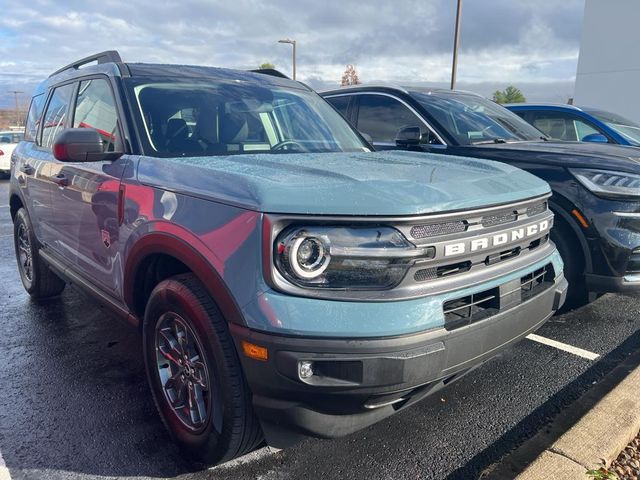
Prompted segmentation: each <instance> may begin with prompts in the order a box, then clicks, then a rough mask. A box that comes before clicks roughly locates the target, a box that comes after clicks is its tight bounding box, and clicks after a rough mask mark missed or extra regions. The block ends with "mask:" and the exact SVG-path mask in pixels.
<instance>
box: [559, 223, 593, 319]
mask: <svg viewBox="0 0 640 480" xmlns="http://www.w3.org/2000/svg"><path fill="white" fill-rule="evenodd" d="M557 219H558V216H556V224H555V225H554V226H553V229H552V230H551V240H552V241H553V243H555V244H556V247H557V248H558V252H559V253H560V256H561V257H562V260H563V261H564V276H565V278H566V279H567V281H568V282H569V289H568V290H567V299H566V300H565V302H564V305H563V306H562V308H560V310H559V312H560V313H563V312H568V311H569V310H573V309H576V308H580V307H582V306H584V305H587V304H588V303H590V302H591V301H593V300H594V299H595V295H592V294H590V292H589V291H588V290H587V285H586V282H585V276H584V273H585V261H584V255H583V254H582V247H581V246H580V244H579V243H578V240H577V239H576V237H575V235H574V233H573V232H572V231H571V228H570V227H569V226H568V225H566V224H565V223H564V222H562V221H558V220H557Z"/></svg>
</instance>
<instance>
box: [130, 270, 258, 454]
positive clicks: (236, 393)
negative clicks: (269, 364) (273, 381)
mask: <svg viewBox="0 0 640 480" xmlns="http://www.w3.org/2000/svg"><path fill="white" fill-rule="evenodd" d="M142 334H143V342H144V360H145V367H146V371H147V378H148V380H149V385H150V387H151V391H152V394H153V399H154V401H155V404H156V407H157V408H158V411H159V413H160V417H161V418H162V421H163V422H164V424H165V426H166V427H167V429H168V430H169V432H170V433H171V435H172V437H173V438H174V440H175V441H176V442H177V443H178V444H179V445H180V447H181V448H182V449H183V451H184V452H185V453H186V454H187V456H188V457H190V459H191V460H194V461H196V462H202V463H204V464H214V463H219V462H222V461H226V460H230V459H232V458H235V457H238V456H240V455H244V454H245V453H248V452H250V451H251V450H253V449H255V448H256V447H257V446H258V445H259V444H260V443H261V441H262V437H263V436H262V430H261V428H260V424H259V423H258V420H257V418H256V416H255V414H254V413H253V408H252V403H251V393H250V391H249V388H248V386H247V384H246V380H245V378H244V374H243V372H242V367H241V365H240V360H239V358H238V355H237V353H236V350H235V347H234V345H233V341H232V339H231V336H230V334H229V329H228V326H227V322H226V320H225V319H224V318H223V317H222V314H221V313H220V311H219V310H218V307H217V306H216V304H215V303H214V301H213V300H212V299H211V297H210V296H209V294H208V293H207V291H206V290H205V288H204V287H203V285H202V284H201V283H200V281H199V280H198V279H197V278H195V276H194V275H192V274H182V275H176V276H175V277H171V278H169V279H167V280H164V281H162V282H160V283H159V284H158V285H157V286H156V287H155V288H154V289H153V291H152V292H151V296H150V298H149V301H148V303H147V308H146V311H145V316H144V322H143V327H142ZM185 352H186V353H185ZM177 358H181V359H182V361H181V362H179V361H177ZM185 383H186V386H185ZM205 387H206V388H205ZM194 406H195V407H194Z"/></svg>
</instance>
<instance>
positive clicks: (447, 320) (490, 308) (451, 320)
mask: <svg viewBox="0 0 640 480" xmlns="http://www.w3.org/2000/svg"><path fill="white" fill-rule="evenodd" d="M499 309H500V289H499V288H497V287H496V288H492V289H489V290H485V291H483V292H480V293H475V294H473V295H467V296H466V297H462V298H457V299H455V300H449V301H448V302H445V303H444V305H443V310H444V328H445V329H446V330H455V329H456V328H460V327H464V326H465V325H469V324H471V323H473V322H478V321H480V320H484V319H485V318H489V317H490V316H491V315H494V314H495V313H497V312H498V311H499Z"/></svg>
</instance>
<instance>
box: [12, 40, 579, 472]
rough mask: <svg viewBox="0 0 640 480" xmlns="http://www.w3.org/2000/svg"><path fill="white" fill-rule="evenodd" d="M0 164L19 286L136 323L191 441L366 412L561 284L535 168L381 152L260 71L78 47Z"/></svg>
mask: <svg viewBox="0 0 640 480" xmlns="http://www.w3.org/2000/svg"><path fill="white" fill-rule="evenodd" d="M89 62H94V63H97V65H93V66H86V64H87V63H89ZM81 66H83V67H84V68H80V67H81ZM272 73H273V72H272ZM12 174H13V175H12V180H11V186H10V192H11V193H10V194H11V197H10V205H11V216H12V218H13V220H14V226H15V230H14V232H15V247H16V256H17V259H18V267H19V270H20V275H21V278H22V281H23V283H24V287H25V289H26V290H27V291H28V292H29V294H31V295H32V296H33V297H34V298H43V297H49V296H53V295H57V294H59V293H61V291H62V290H63V288H64V287H65V282H71V283H73V284H74V285H76V286H78V287H80V288H82V289H84V290H86V291H87V292H88V293H90V294H91V295H92V296H93V297H95V298H96V299H97V300H98V301H99V302H101V303H103V304H104V305H106V306H108V307H110V308H111V309H112V310H113V311H114V312H116V313H117V314H119V315H122V316H123V317H125V318H127V319H128V320H130V321H131V322H132V323H133V324H135V325H138V326H140V328H141V332H142V339H143V342H142V343H143V344H142V345H141V348H142V349H143V351H144V359H145V365H146V370H147V376H148V379H149V384H150V386H151V390H152V393H153V396H154V399H155V402H156V404H157V407H158V410H159V412H160V415H161V417H162V419H163V421H164V422H165V424H166V425H167V427H168V429H169V431H170V432H171V434H172V435H173V437H174V438H175V440H176V441H177V442H178V444H179V445H180V446H181V447H183V448H184V450H185V452H186V453H187V454H189V455H190V456H192V457H194V458H196V459H198V460H199V461H204V462H207V463H213V462H219V461H222V460H226V459H230V458H232V457H235V456H238V455H241V454H243V453H246V452H247V451H249V450H251V449H253V448H255V447H256V446H257V445H259V444H260V443H261V442H262V441H263V438H266V441H267V442H268V443H269V444H272V445H275V446H286V445H288V444H290V443H291V442H293V441H296V440H297V439H299V438H301V437H304V436H308V435H310V436H317V437H335V436H339V435H345V434H348V433H351V432H354V431H356V430H358V429H360V428H363V427H365V426H367V425H370V424H372V423H374V422H376V421H378V420H380V419H382V418H384V417H387V416H389V415H391V414H393V413H394V412H396V411H399V410H401V409H403V408H405V407H407V406H409V405H411V404H412V403H414V402H416V401H418V400H420V399H421V398H423V397H425V396H426V395H428V394H431V393H433V392H435V391H437V390H438V389H440V388H442V387H443V386H444V385H446V384H448V383H450V382H452V381H454V380H457V379H458V378H460V377H461V376H462V375H464V374H465V373H467V372H469V371H470V370H471V369H472V368H473V367H476V366H477V365H479V364H480V363H482V362H483V361H485V360H487V359H489V358H491V357H492V356H494V355H495V354H496V353H498V352H500V351H501V350H503V349H504V348H506V347H508V346H509V345H511V344H513V343H514V342H516V341H518V340H519V339H521V338H523V337H524V336H525V335H527V334H528V333H530V332H532V331H534V330H536V329H537V328H538V327H540V326H541V325H542V324H543V323H544V322H545V321H546V320H547V319H548V318H549V317H550V316H551V315H552V314H553V313H554V312H555V311H556V310H557V309H558V308H559V307H560V306H561V305H562V303H563V301H564V295H565V290H566V287H567V282H566V280H565V279H564V276H563V264H562V260H561V259H560V256H559V255H558V252H557V250H556V248H555V246H554V245H553V243H552V242H550V241H549V230H550V229H551V227H552V223H553V215H552V213H551V212H550V210H549V209H548V198H549V195H550V191H549V186H548V185H547V184H546V183H545V182H543V181H541V180H539V179H537V178H536V177H534V176H533V175H531V174H528V173H526V172H524V171H521V170H518V169H517V168H514V167H510V166H508V165H504V164H500V163H496V162H490V161H482V160H472V159H468V158H459V157H455V158H453V157H440V156H438V155H432V154H427V155H425V154H422V153H409V152H379V153H374V152H372V151H371V149H370V147H369V145H368V144H367V143H366V142H365V141H364V140H363V139H362V137H361V136H360V135H359V134H358V133H357V132H356V131H355V130H354V129H352V128H351V127H350V126H349V125H348V124H347V122H346V121H345V120H344V119H343V118H342V117H341V116H340V115H339V114H338V113H337V112H336V111H335V110H334V109H333V108H332V107H331V106H330V105H329V104H328V103H326V102H325V101H324V100H323V99H322V98H320V97H319V96H318V95H317V94H316V93H314V92H313V91H311V90H309V89H308V88H307V87H305V86H304V85H302V84H300V83H297V82H294V81H291V80H288V79H286V78H281V77H278V76H276V75H273V74H269V75H268V74H265V73H260V72H258V73H252V72H243V71H233V70H224V69H217V68H208V67H191V66H171V65H148V64H136V63H123V62H122V61H121V60H120V57H119V55H118V54H117V53H116V52H104V53H102V54H98V55H95V56H92V57H89V58H87V59H83V60H80V61H78V62H75V63H73V64H71V65H69V66H67V67H64V68H63V69H61V70H59V71H58V72H56V73H54V74H53V75H52V76H50V77H49V78H48V79H47V80H46V81H45V82H43V83H42V84H41V85H40V86H39V87H38V88H37V90H36V92H35V93H34V96H33V99H32V102H31V107H30V110H29V115H28V122H27V127H26V136H25V141H24V142H22V143H20V144H19V146H18V147H17V148H16V150H15V152H14V155H13V162H12ZM88 421H90V420H88Z"/></svg>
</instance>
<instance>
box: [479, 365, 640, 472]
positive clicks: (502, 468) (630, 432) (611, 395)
mask: <svg viewBox="0 0 640 480" xmlns="http://www.w3.org/2000/svg"><path fill="white" fill-rule="evenodd" d="M638 431H640V352H636V353H634V354H632V355H630V356H629V357H628V358H627V359H625V360H624V361H623V362H622V363H621V364H620V365H618V366H617V367H616V368H614V369H613V370H612V371H611V372H610V373H609V374H607V375H606V376H605V377H604V378H603V379H602V380H601V381H600V382H599V383H598V385H596V386H594V387H593V388H592V389H590V390H589V391H588V392H586V393H585V394H584V395H583V396H582V397H581V398H580V399H578V400H577V401H576V402H574V404H572V405H571V406H570V407H569V409H568V410H566V411H565V412H563V413H561V414H560V415H559V416H558V417H557V418H556V419H555V420H554V421H553V423H552V424H551V425H550V426H548V427H547V428H545V429H543V430H542V431H540V432H539V433H538V434H536V435H535V436H534V437H533V438H531V439H530V440H528V441H527V442H525V443H524V444H523V445H522V446H521V447H519V448H518V449H516V450H515V451H514V452H512V453H510V454H509V455H507V456H506V457H504V458H503V459H502V460H501V461H500V462H499V463H498V464H497V465H494V466H492V467H490V468H489V469H487V471H485V472H484V474H483V475H481V478H482V479H483V480H484V479H486V480H505V479H513V478H517V479H518V480H543V479H544V480H547V479H549V478H562V479H567V480H572V479H576V480H577V479H579V480H586V479H587V478H588V477H587V476H586V471H587V470H589V469H597V468H599V467H601V466H602V465H603V463H604V464H605V465H606V466H609V465H610V464H611V462H612V461H614V460H615V459H616V458H617V456H618V454H619V453H620V452H621V451H622V450H624V448H625V447H626V446H627V444H628V443H629V442H630V441H631V440H632V439H633V438H635V436H636V435H637V434H638Z"/></svg>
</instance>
